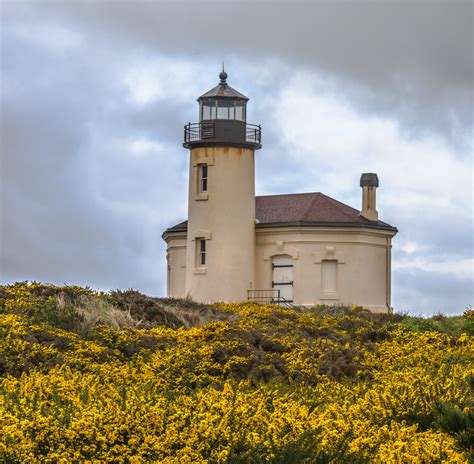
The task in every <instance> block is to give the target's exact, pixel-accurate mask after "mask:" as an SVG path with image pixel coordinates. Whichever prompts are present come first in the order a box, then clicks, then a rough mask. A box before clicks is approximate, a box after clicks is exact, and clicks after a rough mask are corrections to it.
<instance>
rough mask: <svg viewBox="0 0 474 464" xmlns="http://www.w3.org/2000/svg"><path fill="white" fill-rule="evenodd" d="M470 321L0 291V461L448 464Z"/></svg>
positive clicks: (469, 421)
mask: <svg viewBox="0 0 474 464" xmlns="http://www.w3.org/2000/svg"><path fill="white" fill-rule="evenodd" d="M473 335H474V311H472V310H470V311H466V312H465V314H464V316H459V317H443V316H437V317H433V318H430V319H420V318H415V317H408V316H403V315H393V316H391V315H375V314H371V313H369V312H367V311H364V310H361V309H358V308H353V309H352V308H314V309H311V310H304V311H295V310H290V309H284V308H281V307H278V306H259V305H255V304H239V305H225V304H219V305H214V306H207V305H199V304H196V303H194V302H192V301H188V300H173V299H160V298H151V297H147V296H145V295H142V294H140V293H138V292H136V291H133V290H128V291H112V292H108V293H101V292H95V291H93V290H91V289H88V288H81V287H73V286H64V287H56V286H52V285H43V284H38V283H30V284H28V283H26V282H20V283H15V284H12V285H7V286H0V374H1V383H0V429H1V430H0V461H1V462H7V463H16V462H25V463H31V462H48V463H70V462H114V463H141V462H164V463H186V462H193V463H207V462H208V463H255V464H256V463H263V462H271V463H329V462H334V463H340V462H344V463H351V462H354V463H366V462H379V463H390V462H394V463H399V462H400V463H402V462H407V463H408V462H409V463H416V462H420V463H421V462H453V463H464V462H469V459H472V458H474V452H473V446H474V444H473V432H474V430H473V425H474V411H473V397H472V391H473V389H474V364H473V359H474V342H473Z"/></svg>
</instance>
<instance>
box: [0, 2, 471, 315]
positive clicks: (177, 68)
mask: <svg viewBox="0 0 474 464" xmlns="http://www.w3.org/2000/svg"><path fill="white" fill-rule="evenodd" d="M0 15H1V32H0V34H1V42H0V47H1V89H0V99H1V100H0V102H1V103H0V105H1V107H0V109H1V118H0V122H1V133H0V134H1V164H0V200H1V209H0V214H1V216H0V225H1V235H0V240H1V241H0V281H1V282H4V283H7V282H12V281H17V280H37V281H42V282H48V283H54V284H63V283H67V284H77V285H89V286H91V287H93V288H98V289H103V290H108V289H117V288H120V289H126V288H135V289H138V290H140V291H143V292H146V293H148V294H151V295H157V296H163V295H165V291H166V290H165V289H166V259H165V255H166V250H165V243H164V242H163V240H162V239H161V234H162V232H163V231H164V229H166V228H167V227H170V226H172V225H174V224H176V223H178V222H181V221H182V220H184V219H185V218H186V215H187V182H188V156H189V155H188V152H187V150H186V149H184V148H183V147H182V137H183V126H184V124H186V123H188V122H196V121H197V120H198V111H197V110H198V106H197V103H196V98H197V97H198V96H199V95H201V94H202V93H204V92H205V91H207V90H209V89H210V88H212V87H214V86H215V85H216V84H217V83H218V74H219V72H220V68H221V63H222V61H225V68H226V72H227V73H228V75H229V77H228V82H229V84H230V85H231V86H233V87H234V88H236V89H237V90H239V91H241V92H242V93H244V94H245V95H247V96H249V97H250V102H249V104H248V110H247V111H248V114H247V120H248V122H250V123H255V124H261V125H262V128H263V135H262V142H263V148H262V149H261V150H259V151H258V152H257V155H256V158H257V161H256V193H257V194H258V195H264V194H273V193H296V192H317V191H320V192H323V193H325V194H326V195H329V196H331V197H334V198H336V199H338V200H340V201H343V202H345V203H347V204H349V205H351V206H353V207H355V208H357V209H360V204H361V192H360V187H359V178H360V174H361V173H362V172H376V173H377V174H378V176H379V179H380V187H379V189H378V194H377V195H378V196H377V209H378V211H379V217H380V218H381V219H382V220H384V221H386V222H388V223H390V224H392V225H395V226H396V227H397V228H398V229H399V233H398V235H397V236H396V237H395V238H394V241H393V298H392V304H393V306H394V307H395V309H396V310H397V311H404V312H406V311H409V312H410V313H412V314H433V313H437V312H439V311H442V312H444V313H446V314H460V313H462V312H463V311H464V310H465V309H466V307H467V306H468V305H470V304H473V305H474V297H473V288H474V256H473V236H474V235H473V232H474V231H473V229H474V227H473V221H474V219H473V218H474V215H473V203H474V197H473V157H472V154H473V67H474V66H473V3H472V2H470V1H457V0H452V1H449V2H448V1H429V0H423V1H417V0H412V1H388V0H384V1H381V2H374V1H370V2H368V1H359V0H352V1H313V2H297V1H291V2H290V1H285V2H271V1H266V2H247V1H239V2H233V1H225V0H223V1H220V2H202V1H193V2H191V1H189V2H184V1H176V2H160V1H157V2H132V1H129V2H126V1H125V2H124V1H122V2H112V1H107V2H105V1H103V2H100V1H98V2H81V1H74V2H69V1H62V2H61V1H48V2H46V1H31V2H28V1H16V2H8V1H2V2H1V3H0Z"/></svg>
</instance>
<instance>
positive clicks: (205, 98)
mask: <svg viewBox="0 0 474 464" xmlns="http://www.w3.org/2000/svg"><path fill="white" fill-rule="evenodd" d="M219 79H220V81H219V84H218V85H217V86H216V87H214V88H212V89H211V90H209V91H208V92H206V93H204V94H203V95H201V96H200V97H199V98H198V100H197V101H198V103H199V122H198V123H194V124H192V123H189V124H187V125H186V126H185V127H184V144H183V145H184V147H186V148H194V147H197V146H236V147H244V148H252V149H254V150H255V149H259V148H261V127H260V126H256V125H254V124H247V102H248V100H249V99H248V98H247V97H246V96H245V95H243V94H241V93H240V92H238V91H237V90H235V89H234V88H232V87H231V86H230V85H229V84H227V73H226V72H225V71H224V70H222V72H221V73H220V74H219Z"/></svg>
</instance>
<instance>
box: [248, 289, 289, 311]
mask: <svg viewBox="0 0 474 464" xmlns="http://www.w3.org/2000/svg"><path fill="white" fill-rule="evenodd" d="M247 300H249V301H253V302H255V303H259V304H278V305H280V306H284V307H286V308H294V306H293V305H292V301H288V300H286V299H285V298H283V297H282V296H281V295H280V290H278V289H275V288H271V289H268V290H247Z"/></svg>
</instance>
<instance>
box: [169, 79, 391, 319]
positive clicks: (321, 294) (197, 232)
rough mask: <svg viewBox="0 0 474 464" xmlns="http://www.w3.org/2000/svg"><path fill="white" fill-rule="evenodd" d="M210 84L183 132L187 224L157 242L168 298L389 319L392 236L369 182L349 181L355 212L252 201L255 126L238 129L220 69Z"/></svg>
mask: <svg viewBox="0 0 474 464" xmlns="http://www.w3.org/2000/svg"><path fill="white" fill-rule="evenodd" d="M219 79H220V81H219V83H218V85H217V86H216V87H214V88H213V89H211V90H209V91H208V92H206V93H205V94H203V95H201V96H200V97H199V98H198V103H199V122H197V123H193V124H191V123H189V124H187V125H186V126H185V127H184V146H185V147H186V148H188V149H189V197H188V201H189V203H188V220H187V221H183V222H180V223H179V224H176V225H174V226H173V227H169V228H168V229H166V230H165V231H164V233H163V235H162V238H163V239H164V240H165V242H166V244H167V248H166V256H167V271H168V275H167V294H168V296H170V297H174V298H177V297H178V298H179V297H191V298H193V299H194V300H196V301H199V302H203V303H214V302H219V301H224V302H239V301H245V300H252V301H256V302H258V303H272V304H275V303H276V304H280V305H285V306H288V307H304V306H306V307H312V306H316V305H321V304H324V305H331V306H334V305H359V306H362V307H364V308H366V309H369V310H371V311H376V312H388V311H391V310H392V307H391V252H392V238H393V237H394V236H395V235H396V234H397V228H396V227H394V226H392V225H390V224H388V223H386V222H384V221H382V220H381V219H380V218H379V214H378V211H377V205H376V190H377V189H378V187H379V178H378V175H377V174H376V173H374V172H365V173H362V175H360V174H358V173H353V175H354V187H356V186H357V183H356V179H357V178H359V179H360V181H359V185H360V187H361V188H362V205H361V208H360V209H359V208H354V207H353V206H350V205H347V204H344V203H342V202H340V201H338V200H336V199H334V198H331V197H330V196H328V195H325V194H324V193H321V192H317V191H316V192H303V193H280V194H273V195H263V196H255V151H256V150H258V149H259V148H261V127H260V126H256V125H252V124H248V123H247V103H248V98H247V97H246V96H245V95H242V94H241V93H240V92H238V91H237V90H235V89H233V88H232V87H230V86H229V84H228V83H227V74H226V73H225V72H224V70H222V72H221V74H220V75H219ZM359 176H360V177H359Z"/></svg>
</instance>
